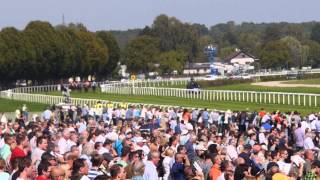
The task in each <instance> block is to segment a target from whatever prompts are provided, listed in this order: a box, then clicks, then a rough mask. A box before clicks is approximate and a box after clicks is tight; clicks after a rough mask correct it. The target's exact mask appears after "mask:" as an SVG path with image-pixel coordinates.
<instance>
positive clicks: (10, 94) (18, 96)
mask: <svg viewBox="0 0 320 180" xmlns="http://www.w3.org/2000/svg"><path fill="white" fill-rule="evenodd" d="M0 97H1V98H5V99H11V100H19V101H26V102H37V103H43V104H49V105H52V104H59V103H61V102H64V100H65V98H64V97H62V96H51V95H42V94H28V93H15V92H14V90H12V89H9V90H6V91H1V92H0ZM70 99H71V102H72V104H74V105H80V106H84V105H85V104H86V105H88V106H89V107H94V105H95V104H97V102H98V101H100V102H101V103H105V104H106V103H108V102H112V104H113V105H114V107H118V106H119V105H120V103H122V102H116V101H109V100H101V99H85V98H70ZM127 103H128V105H129V106H130V105H134V106H137V105H141V104H143V105H144V106H149V107H151V106H153V107H160V108H172V107H180V108H187V109H191V108H192V107H181V106H178V105H177V106H174V105H166V104H150V103H148V104H147V103H132V102H127ZM208 110H211V109H208Z"/></svg>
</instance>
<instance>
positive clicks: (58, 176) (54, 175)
mask: <svg viewBox="0 0 320 180" xmlns="http://www.w3.org/2000/svg"><path fill="white" fill-rule="evenodd" d="M65 176H66V173H65V171H64V170H63V169H62V168H61V167H52V168H51V173H50V177H51V179H52V180H64V179H65Z"/></svg>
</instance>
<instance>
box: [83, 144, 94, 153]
mask: <svg viewBox="0 0 320 180" xmlns="http://www.w3.org/2000/svg"><path fill="white" fill-rule="evenodd" d="M93 152H94V145H93V144H92V143H86V144H85V145H83V147H82V151H81V154H85V155H87V156H91V155H92V154H93Z"/></svg>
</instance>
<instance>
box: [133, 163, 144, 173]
mask: <svg viewBox="0 0 320 180" xmlns="http://www.w3.org/2000/svg"><path fill="white" fill-rule="evenodd" d="M144 169H145V165H144V163H143V162H142V161H138V162H136V163H134V164H133V168H132V170H133V176H143V174H144Z"/></svg>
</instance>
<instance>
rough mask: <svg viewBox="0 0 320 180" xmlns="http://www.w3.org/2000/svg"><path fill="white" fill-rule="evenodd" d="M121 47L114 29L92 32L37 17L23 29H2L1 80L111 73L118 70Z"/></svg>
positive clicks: (73, 25)
mask: <svg viewBox="0 0 320 180" xmlns="http://www.w3.org/2000/svg"><path fill="white" fill-rule="evenodd" d="M119 59H120V48H119V47H118V44H117V42H116V39H115V38H114V36H113V35H112V34H111V33H110V32H106V31H100V32H96V33H92V32H90V31H88V30H87V29H86V28H85V27H84V26H83V25H81V24H77V25H75V24H70V25H69V26H57V27H53V26H51V24H49V23H47V22H41V21H33V22H30V23H29V24H28V25H27V26H26V28H25V29H24V30H22V31H19V30H17V29H15V28H12V27H9V28H4V29H2V30H1V32H0V68H1V71H0V81H1V82H3V83H8V82H14V81H15V80H17V79H28V80H37V81H45V80H59V79H62V78H68V77H70V76H81V77H85V76H87V75H96V76H98V77H99V76H100V77H102V76H107V75H110V74H112V73H113V72H114V70H115V69H116V66H117V63H118V62H119Z"/></svg>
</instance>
